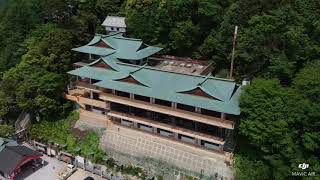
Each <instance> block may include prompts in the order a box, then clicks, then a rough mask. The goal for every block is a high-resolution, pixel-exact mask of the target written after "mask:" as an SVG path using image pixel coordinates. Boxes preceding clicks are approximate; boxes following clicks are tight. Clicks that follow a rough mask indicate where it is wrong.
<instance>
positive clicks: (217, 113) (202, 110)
mask: <svg viewBox="0 0 320 180" xmlns="http://www.w3.org/2000/svg"><path fill="white" fill-rule="evenodd" d="M201 114H203V115H207V116H213V117H216V118H221V113H220V112H216V111H211V110H207V109H201Z"/></svg>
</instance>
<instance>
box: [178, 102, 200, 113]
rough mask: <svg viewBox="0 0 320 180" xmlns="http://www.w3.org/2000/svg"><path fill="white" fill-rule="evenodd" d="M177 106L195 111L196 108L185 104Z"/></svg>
mask: <svg viewBox="0 0 320 180" xmlns="http://www.w3.org/2000/svg"><path fill="white" fill-rule="evenodd" d="M177 108H178V109H181V110H185V111H190V112H195V111H196V108H195V107H193V106H189V105H185V104H179V103H178V104H177Z"/></svg>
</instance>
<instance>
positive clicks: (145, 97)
mask: <svg viewBox="0 0 320 180" xmlns="http://www.w3.org/2000/svg"><path fill="white" fill-rule="evenodd" d="M134 99H135V100H140V101H145V102H150V98H149V97H147V96H140V95H137V94H135V95H134Z"/></svg>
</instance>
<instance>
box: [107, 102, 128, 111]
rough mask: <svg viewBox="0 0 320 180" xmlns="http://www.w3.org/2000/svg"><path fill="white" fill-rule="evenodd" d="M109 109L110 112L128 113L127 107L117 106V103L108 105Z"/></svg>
mask: <svg viewBox="0 0 320 180" xmlns="http://www.w3.org/2000/svg"><path fill="white" fill-rule="evenodd" d="M110 109H111V111H117V112H120V113H129V106H126V105H123V104H118V103H113V102H111V103H110Z"/></svg>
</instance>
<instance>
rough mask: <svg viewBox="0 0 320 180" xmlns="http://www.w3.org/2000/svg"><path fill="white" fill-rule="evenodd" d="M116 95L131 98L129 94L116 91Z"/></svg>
mask: <svg viewBox="0 0 320 180" xmlns="http://www.w3.org/2000/svg"><path fill="white" fill-rule="evenodd" d="M116 95H117V96H121V97H127V98H130V94H129V93H127V92H123V91H116Z"/></svg>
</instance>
